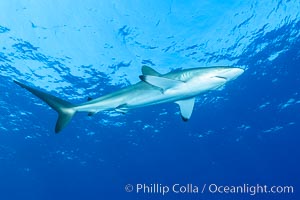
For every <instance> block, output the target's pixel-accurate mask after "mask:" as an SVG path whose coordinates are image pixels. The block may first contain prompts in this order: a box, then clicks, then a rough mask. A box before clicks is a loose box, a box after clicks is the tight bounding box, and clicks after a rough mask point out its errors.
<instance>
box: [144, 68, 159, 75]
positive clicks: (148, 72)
mask: <svg viewBox="0 0 300 200" xmlns="http://www.w3.org/2000/svg"><path fill="white" fill-rule="evenodd" d="M142 73H143V75H145V76H146V75H151V76H161V74H160V73H158V72H157V71H155V70H154V69H152V68H151V67H148V66H146V65H143V66H142Z"/></svg>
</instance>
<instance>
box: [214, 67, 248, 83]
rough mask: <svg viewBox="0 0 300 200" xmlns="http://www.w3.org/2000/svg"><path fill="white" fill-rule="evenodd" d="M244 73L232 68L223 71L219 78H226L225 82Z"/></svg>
mask: <svg viewBox="0 0 300 200" xmlns="http://www.w3.org/2000/svg"><path fill="white" fill-rule="evenodd" d="M243 73H244V70H243V69H242V68H237V67H232V68H228V69H226V70H224V71H223V72H222V74H221V75H220V76H222V77H224V78H226V79H227V80H233V79H236V78H237V77H239V76H240V75H241V74H243Z"/></svg>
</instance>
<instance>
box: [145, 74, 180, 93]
mask: <svg viewBox="0 0 300 200" xmlns="http://www.w3.org/2000/svg"><path fill="white" fill-rule="evenodd" d="M140 79H141V80H142V81H144V82H146V83H148V84H150V85H153V86H156V87H159V88H161V89H162V90H163V91H165V90H167V89H170V88H173V87H177V86H179V85H180V84H184V82H183V81H178V80H174V79H169V78H164V77H159V76H150V75H146V76H145V75H142V76H140Z"/></svg>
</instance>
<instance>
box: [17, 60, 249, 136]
mask: <svg viewBox="0 0 300 200" xmlns="http://www.w3.org/2000/svg"><path fill="white" fill-rule="evenodd" d="M243 72H244V70H243V69H241V68H237V67H223V66H222V67H221V66H217V67H202V68H192V69H185V70H182V71H175V72H169V73H167V74H160V73H159V72H157V71H155V70H154V69H152V68H150V67H148V66H143V67H142V75H141V76H140V79H141V81H140V82H138V83H136V84H134V85H130V86H128V87H126V88H123V89H121V90H119V91H116V92H113V93H110V94H107V95H104V96H102V97H99V98H96V99H89V101H87V102H84V103H81V104H78V105H74V104H72V103H69V102H67V101H65V100H62V99H60V98H58V97H55V96H53V95H51V94H47V93H45V92H42V91H40V90H38V89H35V88H32V87H29V86H27V85H25V84H23V83H20V82H18V81H14V82H15V83H16V84H18V85H20V86H21V87H23V88H25V89H27V90H28V91H29V92H31V93H32V94H34V95H36V96H37V97H38V98H40V99H41V100H43V101H44V102H45V103H47V104H48V105H49V106H50V107H51V108H53V109H54V110H56V111H57V112H58V119H57V122H56V126H55V132H56V133H58V132H60V131H61V130H62V129H63V128H65V127H66V125H67V124H68V123H69V122H70V121H71V119H72V117H73V116H74V115H75V113H76V112H88V113H89V115H93V114H95V113H97V112H100V111H104V110H115V111H118V112H122V113H126V112H127V111H128V110H130V109H133V108H139V107H144V106H150V105H155V104H161V103H167V102H175V103H176V104H178V105H179V108H180V113H181V117H182V119H183V120H184V121H187V120H188V119H189V118H190V117H191V115H192V111H193V108H194V103H195V97H196V96H197V95H199V94H201V93H203V92H206V91H209V90H214V89H217V88H219V87H221V86H222V85H224V84H225V83H226V82H228V81H230V80H233V79H235V78H237V77H238V76H240V75H241V74H242V73H243Z"/></svg>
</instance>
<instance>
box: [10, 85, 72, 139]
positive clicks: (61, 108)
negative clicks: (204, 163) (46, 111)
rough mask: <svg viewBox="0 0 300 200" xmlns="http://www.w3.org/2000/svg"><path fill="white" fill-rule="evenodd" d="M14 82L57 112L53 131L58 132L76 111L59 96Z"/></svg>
mask: <svg viewBox="0 0 300 200" xmlns="http://www.w3.org/2000/svg"><path fill="white" fill-rule="evenodd" d="M14 82H15V83H16V84H18V85H19V86H21V87H22V88H25V89H26V90H28V91H29V92H31V93H32V94H34V95H35V96H37V97H38V98H40V99H41V100H43V101H44V102H45V103H47V104H48V105H49V106H50V107H51V108H53V109H54V110H56V111H57V112H58V119H57V122H56V126H55V133H58V132H60V131H61V130H62V129H63V128H65V127H66V126H67V124H68V123H69V122H70V121H71V119H72V118H73V116H74V114H75V113H76V109H75V106H74V105H73V104H71V103H69V102H67V101H64V100H62V99H60V98H57V97H55V96H53V95H51V94H47V93H45V92H42V91H40V90H38V89H35V88H32V87H29V86H27V85H25V84H23V83H20V82H18V81H14Z"/></svg>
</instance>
